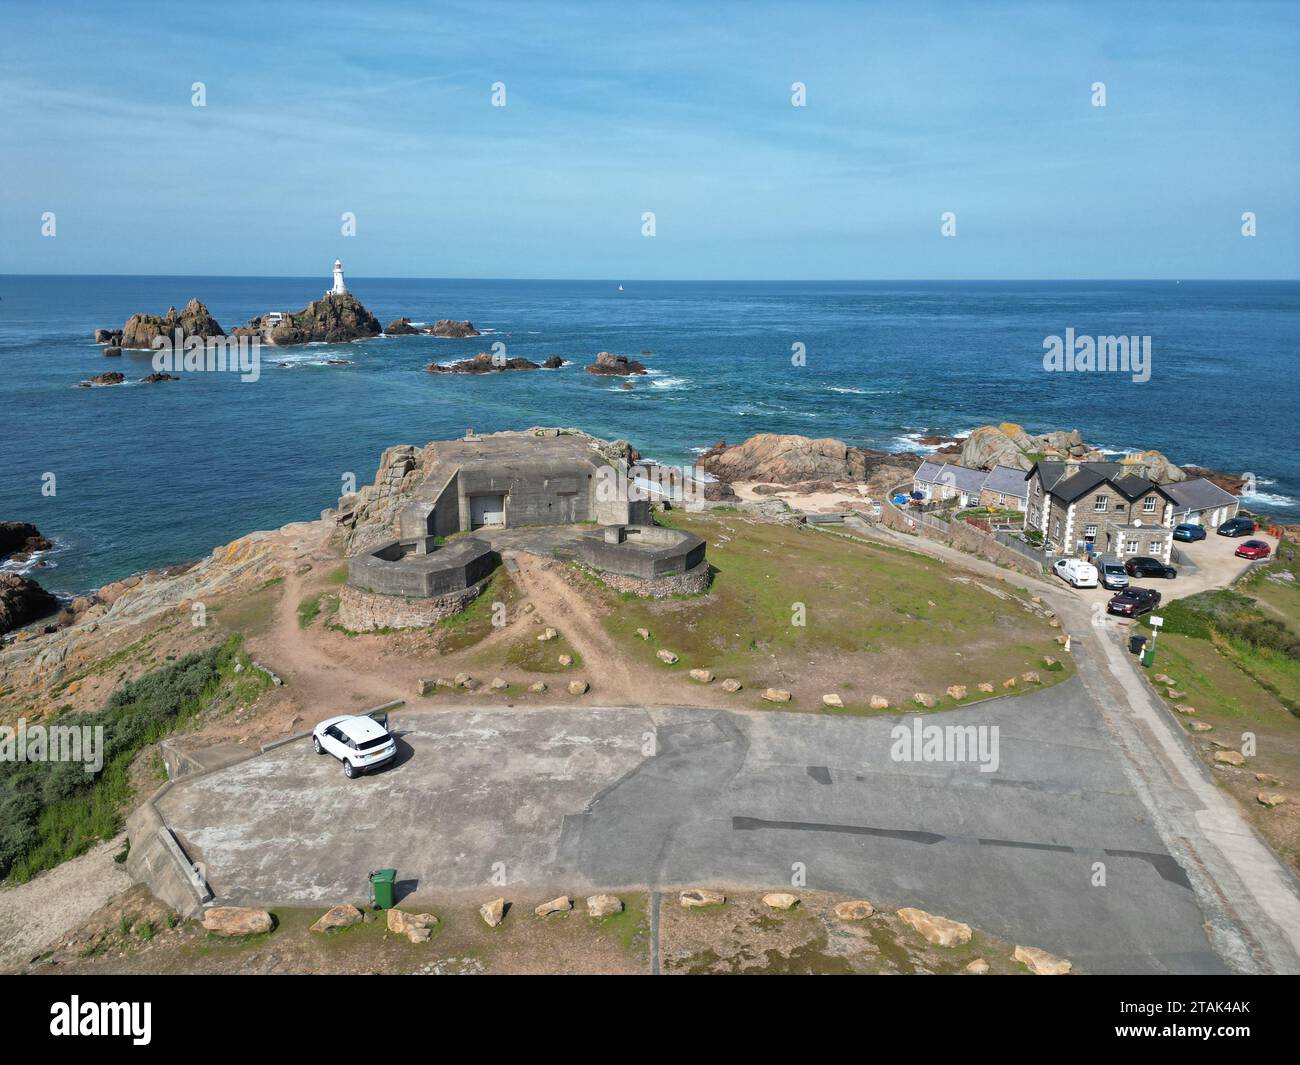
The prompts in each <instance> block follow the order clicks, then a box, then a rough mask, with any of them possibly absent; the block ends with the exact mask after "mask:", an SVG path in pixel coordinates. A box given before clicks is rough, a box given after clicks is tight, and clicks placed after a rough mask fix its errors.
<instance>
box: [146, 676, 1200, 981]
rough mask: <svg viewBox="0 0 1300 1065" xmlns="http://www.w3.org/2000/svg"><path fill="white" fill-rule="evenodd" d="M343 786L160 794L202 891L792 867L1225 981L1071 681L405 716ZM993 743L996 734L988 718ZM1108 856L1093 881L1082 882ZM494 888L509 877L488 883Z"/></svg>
mask: <svg viewBox="0 0 1300 1065" xmlns="http://www.w3.org/2000/svg"><path fill="white" fill-rule="evenodd" d="M915 720H922V721H923V723H925V724H938V725H961V726H967V725H975V726H994V725H996V726H997V727H998V729H999V736H998V740H999V742H998V754H999V765H998V767H997V770H996V771H995V772H982V771H981V770H980V766H979V765H978V764H977V763H976V762H954V761H942V760H941V761H913V762H905V761H899V760H896V759H895V758H893V757H891V747H892V746H893V741H892V739H891V736H890V730H891V729H892V728H893V727H894V726H895V725H897V724H899V723H900V722H903V723H906V724H908V725H909V727H910V726H911V723H912V722H913V721H915ZM391 724H392V725H393V727H394V728H395V729H396V730H397V731H398V732H399V734H400V735H401V737H402V742H401V747H402V751H401V755H400V757H399V760H398V761H397V763H396V764H394V765H393V766H392V767H391V768H389V769H387V770H383V771H381V772H379V773H376V774H375V775H373V776H369V777H363V778H361V779H359V780H356V781H348V780H346V779H345V778H344V776H343V774H342V771H341V768H340V766H339V764H338V763H337V762H335V761H333V759H330V758H328V757H318V756H316V755H315V754H314V753H313V752H312V750H311V747H310V745H309V744H307V743H305V742H304V743H294V744H290V745H288V746H286V747H282V748H279V749H277V750H275V751H272V752H270V753H268V754H265V755H262V756H259V757H258V758H255V759H253V760H252V761H249V762H245V763H243V764H240V765H237V766H232V767H229V768H227V769H224V770H219V771H217V772H215V773H211V774H209V775H207V776H203V777H199V778H197V779H194V780H190V781H186V782H182V783H180V784H178V786H176V787H173V788H172V789H171V790H170V791H168V792H167V793H166V794H165V795H164V796H163V797H162V798H161V799H160V800H159V803H158V805H159V809H160V811H161V812H162V814H163V816H164V818H165V819H166V820H167V822H168V823H169V824H170V825H171V826H172V828H173V829H174V830H175V831H176V833H177V835H178V837H179V838H180V840H181V842H182V844H183V845H184V846H185V848H186V850H187V851H188V852H189V853H190V855H191V857H192V858H194V859H195V860H198V861H201V862H202V863H203V864H204V868H205V872H206V875H207V877H208V879H209V882H210V884H211V886H212V888H213V890H214V892H215V893H216V896H217V899H218V901H235V902H260V903H264V904H275V903H295V902H319V903H332V902H337V901H342V900H344V899H359V898H363V897H364V896H365V892H366V873H367V872H368V871H369V870H371V869H375V868H380V867H385V866H395V867H396V868H397V869H398V871H399V891H401V892H403V893H406V894H413V895H415V896H417V897H419V898H427V899H429V900H430V901H433V900H436V898H437V894H438V891H439V890H444V891H446V890H450V889H479V888H481V889H482V890H483V893H484V898H488V897H490V896H491V895H495V894H506V895H507V897H510V896H511V894H512V893H513V894H514V895H515V896H516V897H517V898H518V899H519V901H520V902H525V901H527V900H528V899H532V898H533V897H534V896H535V897H536V898H537V899H538V900H540V899H542V898H544V897H545V896H546V892H547V891H548V890H549V889H555V891H557V892H558V891H570V892H574V893H579V892H582V891H584V890H586V889H588V888H596V887H610V888H614V887H651V888H665V889H669V888H672V887H676V886H686V885H718V886H727V885H735V886H752V887H759V886H771V887H773V888H774V889H775V888H781V887H784V886H786V885H789V884H790V883H791V877H792V875H793V874H794V871H796V870H797V869H799V868H802V869H804V870H806V884H807V886H809V887H811V888H818V889H825V890H829V891H835V892H842V893H844V894H845V895H852V896H861V897H866V898H869V899H871V900H873V901H874V902H876V903H877V904H878V905H882V906H886V907H895V906H906V905H913V906H920V907H922V908H924V909H927V910H931V911H932V912H936V913H941V914H944V915H946V916H949V917H954V918H958V919H960V920H963V921H967V922H969V923H970V924H971V925H973V926H975V927H976V928H979V929H982V930H984V931H987V932H990V933H993V934H995V935H998V936H1001V937H1003V938H1005V939H1008V940H1011V941H1013V942H1018V943H1025V944H1029V945H1033V946H1038V947H1043V948H1046V949H1047V950H1049V951H1051V952H1053V953H1055V954H1058V955H1061V956H1064V957H1068V958H1070V959H1071V960H1072V961H1073V962H1074V963H1075V964H1076V965H1077V966H1079V967H1081V968H1082V969H1084V970H1086V971H1090V972H1160V971H1168V972H1222V971H1225V965H1224V963H1223V962H1222V961H1221V960H1220V958H1219V957H1218V955H1217V954H1215V952H1214V951H1213V950H1212V949H1211V947H1210V944H1209V941H1208V939H1207V936H1206V932H1205V929H1204V927H1203V923H1204V918H1203V916H1202V914H1201V912H1200V911H1199V909H1198V907H1197V903H1196V898H1195V896H1194V894H1193V892H1192V890H1191V887H1190V885H1189V883H1188V880H1187V877H1186V875H1185V874H1184V872H1183V870H1182V869H1181V868H1180V867H1179V865H1178V864H1177V862H1176V861H1175V860H1174V859H1173V858H1171V857H1170V856H1169V854H1168V852H1167V850H1166V848H1165V846H1164V845H1163V843H1162V842H1161V839H1160V836H1159V834H1158V833H1157V831H1156V829H1155V827H1154V826H1153V825H1152V823H1151V820H1150V817H1149V814H1148V812H1147V810H1146V808H1145V806H1144V805H1143V803H1142V801H1141V800H1140V799H1139V797H1138V796H1137V795H1136V794H1135V792H1134V790H1133V789H1132V787H1131V786H1130V783H1129V780H1128V777H1127V776H1126V773H1125V770H1124V766H1123V765H1122V763H1121V760H1120V756H1119V755H1118V754H1117V753H1116V752H1115V750H1114V748H1113V745H1112V743H1111V742H1110V741H1109V740H1108V738H1107V736H1106V735H1105V732H1104V728H1105V726H1104V725H1103V724H1102V722H1101V720H1100V715H1099V714H1098V711H1097V710H1096V708H1095V707H1094V705H1093V703H1092V702H1091V701H1090V699H1089V698H1088V697H1087V695H1086V693H1085V691H1084V689H1083V686H1082V684H1081V683H1080V682H1079V681H1078V680H1077V679H1074V680H1071V681H1068V682H1066V683H1065V684H1062V685H1059V686H1058V687H1056V688H1053V689H1050V690H1048V691H1045V692H1040V693H1036V694H1033V695H1027V696H1020V697H1018V698H1009V699H998V700H994V701H991V702H988V703H985V704H982V705H981V706H978V707H972V708H970V709H966V710H962V711H956V712H953V713H947V714H940V715H933V716H930V717H925V718H917V717H916V716H915V715H903V716H900V717H887V718H871V719H863V718H833V717H827V716H812V715H801V714H790V713H781V712H776V711H773V712H767V713H762V712H759V713H740V712H736V713H732V712H721V711H708V710H690V709H676V708H654V709H641V708H609V709H587V710H575V709H562V710H559V709H557V710H519V711H510V710H494V711H475V710H468V709H467V710H464V711H454V710H451V711H447V710H444V711H438V712H429V713H404V714H403V713H399V714H395V715H394V716H393V718H392V721H391ZM986 735H987V734H986ZM1097 863H1101V866H1104V881H1105V882H1104V884H1102V883H1097V882H1096V881H1097V880H1098V879H1099V877H1100V875H1101V873H1102V870H1101V869H1100V868H1099V866H1098V864H1097ZM494 876H495V877H496V880H497V882H499V881H501V880H502V879H504V881H505V883H506V885H507V886H506V887H504V888H497V887H495V886H494V879H493V878H494Z"/></svg>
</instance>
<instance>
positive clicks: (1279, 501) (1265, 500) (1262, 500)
mask: <svg viewBox="0 0 1300 1065" xmlns="http://www.w3.org/2000/svg"><path fill="white" fill-rule="evenodd" d="M1261 483H1262V482H1261ZM1241 498H1242V499H1249V500H1250V501H1251V502H1252V503H1259V504H1261V505H1262V506H1265V507H1293V506H1295V502H1296V501H1295V500H1294V499H1292V498H1291V497H1290V496H1284V495H1279V494H1278V493H1276V492H1242V494H1241Z"/></svg>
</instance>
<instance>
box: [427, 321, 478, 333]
mask: <svg viewBox="0 0 1300 1065" xmlns="http://www.w3.org/2000/svg"><path fill="white" fill-rule="evenodd" d="M424 332H426V333H428V334H429V335H430V336H435V337H476V336H481V335H482V334H480V333H479V331H478V330H477V329H475V328H474V323H473V322H470V321H463V322H458V321H456V320H455V319H453V318H439V319H438V320H437V321H436V322H434V323H433V325H431V326H430V327H429V328H428V329H426V330H424Z"/></svg>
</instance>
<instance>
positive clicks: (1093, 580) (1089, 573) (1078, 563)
mask: <svg viewBox="0 0 1300 1065" xmlns="http://www.w3.org/2000/svg"><path fill="white" fill-rule="evenodd" d="M1052 571H1053V572H1054V573H1055V574H1056V575H1057V576H1058V577H1060V578H1061V580H1063V581H1065V583H1066V584H1070V585H1073V586H1074V587H1075V588H1096V587H1097V567H1096V566H1094V565H1093V564H1092V563H1091V562H1085V561H1084V560H1083V559H1081V558H1059V559H1057V560H1056V562H1055V563H1053V564H1052Z"/></svg>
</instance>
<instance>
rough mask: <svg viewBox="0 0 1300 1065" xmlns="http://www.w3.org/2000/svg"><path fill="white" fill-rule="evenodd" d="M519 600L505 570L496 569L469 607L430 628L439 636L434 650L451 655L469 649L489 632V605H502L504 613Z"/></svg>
mask: <svg viewBox="0 0 1300 1065" xmlns="http://www.w3.org/2000/svg"><path fill="white" fill-rule="evenodd" d="M519 598H520V596H519V589H518V587H517V586H516V585H515V582H514V581H512V580H511V579H510V575H509V574H508V573H507V572H506V570H505V567H504V566H501V567H498V568H497V570H496V571H495V572H494V573H493V574H492V576H491V577H490V578H488V582H487V584H486V585H485V586H484V588H483V591H481V592H480V593H479V594H478V596H477V598H475V599H474V601H473V602H471V603H470V604H469V606H467V607H466V608H465V609H464V610H462V611H461V612H460V613H459V614H453V615H452V616H451V617H449V618H444V619H443V620H442V621H440V622H438V623H437V625H435V626H434V629H435V630H436V631H439V632H441V633H442V639H441V641H440V642H439V644H438V649H439V650H440V651H442V652H443V653H445V654H454V653H455V652H457V651H463V650H465V649H466V648H468V647H473V646H474V645H475V644H476V643H479V642H480V641H481V640H483V639H485V638H486V637H487V636H488V635H489V634H490V633H491V632H492V616H493V604H494V603H503V604H504V605H505V608H506V611H507V613H508V612H509V611H510V610H511V609H512V608H513V607H514V605H515V604H516V603H517V602H518V600H519Z"/></svg>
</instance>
